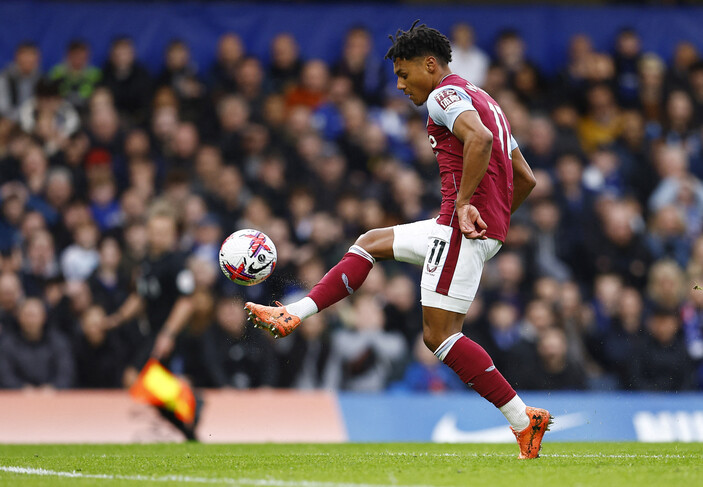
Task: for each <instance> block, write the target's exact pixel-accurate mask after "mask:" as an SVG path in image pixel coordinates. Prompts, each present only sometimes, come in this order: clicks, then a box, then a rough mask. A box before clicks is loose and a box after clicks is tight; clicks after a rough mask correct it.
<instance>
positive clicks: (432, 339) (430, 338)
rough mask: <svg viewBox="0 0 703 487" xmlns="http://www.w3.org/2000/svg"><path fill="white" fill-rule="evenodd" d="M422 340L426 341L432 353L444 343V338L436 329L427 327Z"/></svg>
mask: <svg viewBox="0 0 703 487" xmlns="http://www.w3.org/2000/svg"><path fill="white" fill-rule="evenodd" d="M422 341H423V342H425V346H426V347H427V348H429V349H430V351H431V352H432V353H434V352H435V350H437V349H438V348H439V346H440V345H441V344H442V342H443V341H444V339H443V338H440V336H439V334H438V333H437V332H435V331H434V330H431V329H429V328H427V327H425V329H424V330H423V331H422Z"/></svg>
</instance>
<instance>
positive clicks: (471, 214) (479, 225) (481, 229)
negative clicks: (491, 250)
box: [456, 203, 488, 240]
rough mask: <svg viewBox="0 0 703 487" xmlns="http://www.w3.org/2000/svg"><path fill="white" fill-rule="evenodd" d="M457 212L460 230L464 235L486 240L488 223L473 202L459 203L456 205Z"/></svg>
mask: <svg viewBox="0 0 703 487" xmlns="http://www.w3.org/2000/svg"><path fill="white" fill-rule="evenodd" d="M456 214H457V218H458V219H459V230H461V233H463V234H464V237H466V238H471V239H479V240H486V239H487V238H488V237H486V229H487V228H488V225H486V222H484V221H483V218H481V214H480V213H479V211H478V208H476V207H475V206H474V205H472V204H471V203H464V204H460V203H458V204H457V205H456Z"/></svg>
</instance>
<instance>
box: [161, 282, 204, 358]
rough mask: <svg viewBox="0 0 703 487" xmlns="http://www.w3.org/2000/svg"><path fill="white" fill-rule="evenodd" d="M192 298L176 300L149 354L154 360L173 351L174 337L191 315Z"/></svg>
mask: <svg viewBox="0 0 703 487" xmlns="http://www.w3.org/2000/svg"><path fill="white" fill-rule="evenodd" d="M193 308H194V305H193V298H192V297H191V296H181V297H180V298H178V299H177V300H176V304H174V305H173V309H171V312H170V313H169V315H168V318H167V319H166V323H164V326H163V328H162V329H161V331H160V332H159V334H158V336H157V337H156V343H154V350H153V351H152V352H151V354H152V355H153V356H154V357H155V358H156V359H159V360H160V359H162V358H163V357H166V356H168V355H169V354H170V353H171V352H172V351H173V346H174V345H175V343H176V337H177V336H178V335H179V334H180V333H181V331H183V328H185V326H186V324H187V323H188V320H190V316H191V315H192V314H193Z"/></svg>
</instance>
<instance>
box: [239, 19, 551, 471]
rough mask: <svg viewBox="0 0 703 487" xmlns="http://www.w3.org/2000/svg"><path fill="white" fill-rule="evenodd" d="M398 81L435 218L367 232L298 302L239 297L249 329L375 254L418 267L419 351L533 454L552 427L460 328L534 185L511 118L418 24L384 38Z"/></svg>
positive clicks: (281, 317)
mask: <svg viewBox="0 0 703 487" xmlns="http://www.w3.org/2000/svg"><path fill="white" fill-rule="evenodd" d="M391 40H392V43H393V44H392V46H391V48H390V49H389V50H388V53H387V54H386V59H390V60H392V61H393V67H394V71H395V74H396V76H397V78H398V82H397V87H398V89H399V90H401V91H403V93H405V94H406V95H407V96H408V97H409V98H410V100H411V101H412V102H413V103H414V104H415V105H418V106H420V105H422V104H423V103H425V102H427V108H428V111H429V118H428V120H427V133H428V136H429V142H430V145H431V146H432V149H433V150H434V153H435V156H436V157H437V162H438V163H439V171H440V177H441V180H442V205H441V208H440V212H439V216H437V217H436V218H434V219H430V220H424V221H419V222H415V223H409V224H405V225H397V226H394V227H391V228H381V229H374V230H371V231H369V232H367V233H365V234H364V235H362V236H361V237H359V239H358V240H357V241H356V242H355V244H354V245H352V246H351V248H350V249H349V252H348V253H347V254H346V255H345V256H344V257H343V258H342V260H341V261H340V262H339V263H338V264H337V265H336V266H334V267H333V268H332V269H331V270H330V271H329V272H328V273H327V274H326V275H325V276H324V277H323V278H322V280H321V281H320V282H319V283H318V284H316V285H315V286H314V287H313V289H312V290H311V291H310V293H309V294H308V295H307V296H306V297H304V298H303V299H302V300H300V301H297V302H295V303H292V304H289V305H286V306H283V305H282V304H281V303H276V304H277V306H275V307H274V306H262V305H259V304H254V303H246V305H245V308H246V309H247V310H248V312H249V315H250V319H251V321H252V322H253V324H254V325H255V326H259V327H263V328H266V329H268V330H269V331H270V332H271V333H272V334H273V335H274V336H276V337H283V336H286V335H288V334H289V333H291V332H292V331H293V330H294V329H295V328H296V327H297V326H298V325H300V323H301V321H302V320H304V319H305V318H306V317H308V316H310V315H312V314H314V313H317V312H318V311H320V310H322V309H324V308H327V307H328V306H330V305H332V304H334V303H336V302H337V301H339V300H341V299H342V298H344V297H346V296H349V295H350V294H352V293H353V292H354V291H355V290H356V289H358V288H359V287H360V286H361V284H362V283H363V282H364V279H366V276H367V275H368V273H369V271H370V270H371V267H372V266H373V265H374V263H375V262H376V261H377V260H381V259H395V260H397V261H402V262H410V263H414V264H417V265H422V266H423V268H422V280H421V284H420V287H421V298H422V312H423V338H424V341H425V344H426V345H427V347H428V348H429V349H430V350H432V351H433V352H434V354H435V355H436V356H437V357H438V358H439V359H440V360H441V361H442V362H444V363H445V364H447V365H448V366H449V367H451V368H452V369H453V370H454V372H456V373H457V375H459V377H460V378H461V379H462V380H463V381H464V383H466V384H467V385H469V386H471V387H472V388H473V389H474V390H475V391H476V392H478V393H479V394H480V395H481V396H483V397H485V398H486V399H487V400H488V401H490V402H491V403H493V404H494V405H495V406H496V407H497V408H498V409H500V411H501V412H502V413H503V414H504V415H505V417H506V419H507V420H508V422H509V423H510V425H511V428H512V430H513V433H514V434H515V436H516V438H517V441H518V445H519V446H520V456H519V458H536V457H537V456H539V450H540V447H541V443H542V437H543V436H544V433H545V431H546V430H547V429H548V426H549V424H550V423H551V416H550V414H549V412H548V411H546V410H544V409H538V408H532V407H527V406H526V405H525V403H524V402H523V401H522V399H520V397H519V396H518V395H517V393H516V392H515V391H514V390H513V388H512V387H511V386H510V384H508V382H507V381H506V380H505V378H504V377H503V376H502V375H501V373H500V372H499V371H498V370H497V369H496V368H495V366H494V365H493V362H492V360H491V358H490V357H489V356H488V354H487V353H486V351H485V350H484V349H483V348H482V347H481V346H480V345H478V344H477V343H475V342H473V341H472V340H470V339H469V338H467V337H466V336H464V335H463V334H462V332H461V330H462V325H463V321H464V316H465V315H466V312H467V311H468V309H469V306H471V302H472V301H473V299H474V297H475V295H476V291H477V289H478V284H479V281H480V278H481V272H482V270H483V266H484V263H485V262H486V261H488V260H489V259H490V258H491V257H493V256H494V255H495V254H496V253H497V252H498V251H499V250H500V248H501V246H502V242H504V241H505V237H506V234H507V232H508V226H509V223H510V215H511V213H512V212H514V211H515V210H516V209H517V208H518V207H519V206H520V204H521V203H522V202H523V201H524V200H525V198H526V197H527V195H528V194H529V193H530V191H532V188H534V186H535V184H536V181H535V178H534V176H533V174H532V170H531V169H530V167H529V166H528V164H527V162H526V161H525V159H524V157H523V156H522V154H521V153H520V149H519V148H518V146H517V142H516V141H515V139H514V138H513V137H512V135H511V134H510V124H508V121H507V119H506V117H505V115H504V113H503V111H502V110H501V108H500V107H499V106H498V104H497V103H496V102H495V100H493V98H491V97H490V96H489V95H488V94H487V93H486V92H484V91H483V90H481V89H479V88H477V87H476V86H474V85H473V84H471V83H469V82H467V81H466V80H465V79H462V78H461V77H459V76H457V75H455V74H453V73H452V72H451V70H450V69H449V66H448V64H449V62H450V61H451V59H452V54H451V47H450V43H449V40H448V39H447V38H446V37H445V36H444V35H443V34H441V33H440V32H439V31H437V30H435V29H432V28H429V27H427V26H425V25H419V26H418V25H417V22H415V23H414V24H413V26H412V27H411V28H410V30H408V31H400V30H399V31H398V33H397V34H396V36H395V38H393V37H391Z"/></svg>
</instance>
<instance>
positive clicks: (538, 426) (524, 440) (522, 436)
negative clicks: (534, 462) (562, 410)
mask: <svg viewBox="0 0 703 487" xmlns="http://www.w3.org/2000/svg"><path fill="white" fill-rule="evenodd" d="M525 414H527V416H528V417H529V418H530V425H529V426H528V427H527V428H525V429H524V430H522V431H520V432H519V433H518V432H517V431H515V430H514V429H513V428H512V427H511V428H510V429H511V430H512V431H513V434H514V435H515V438H516V439H517V444H518V445H519V446H520V455H519V456H518V458H537V457H539V451H540V450H541V449H542V437H543V436H544V433H545V432H547V431H549V426H551V424H552V423H553V422H554V418H553V417H552V415H551V414H549V411H547V410H546V409H539V408H531V407H529V406H528V407H526V408H525Z"/></svg>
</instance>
